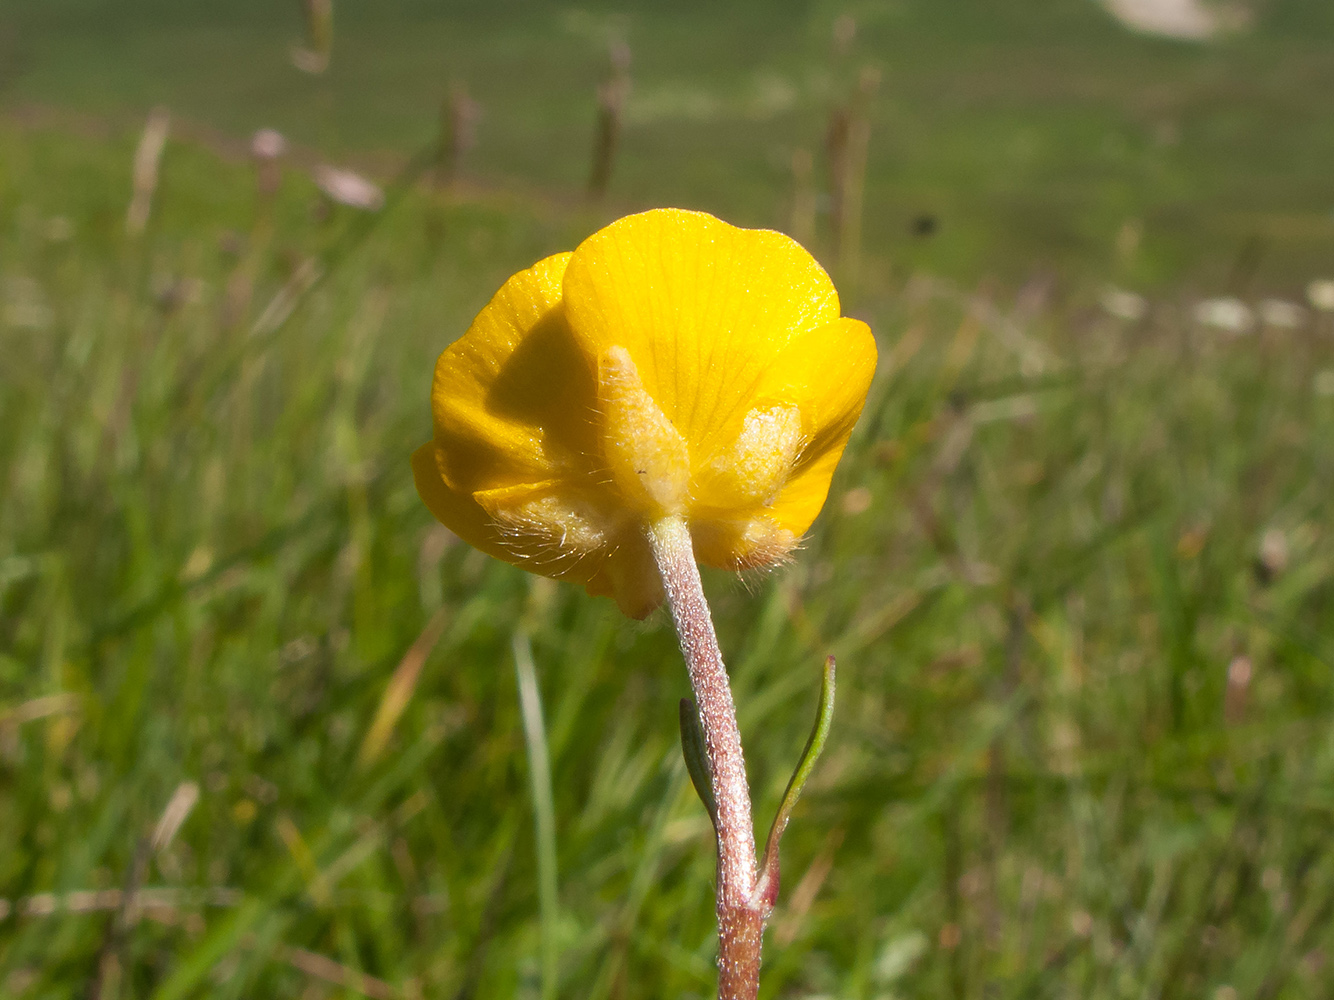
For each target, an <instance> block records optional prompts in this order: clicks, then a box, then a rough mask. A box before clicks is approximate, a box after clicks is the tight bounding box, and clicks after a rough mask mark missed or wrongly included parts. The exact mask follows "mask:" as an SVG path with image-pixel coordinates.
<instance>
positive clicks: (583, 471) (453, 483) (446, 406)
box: [412, 209, 876, 618]
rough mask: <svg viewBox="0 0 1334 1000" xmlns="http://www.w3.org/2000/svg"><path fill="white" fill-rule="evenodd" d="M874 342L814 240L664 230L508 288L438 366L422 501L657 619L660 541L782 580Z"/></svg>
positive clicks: (472, 536) (658, 225)
mask: <svg viewBox="0 0 1334 1000" xmlns="http://www.w3.org/2000/svg"><path fill="white" fill-rule="evenodd" d="M875 359H876V352H875V341H874V339H873V338H872V336H871V332H870V329H869V328H868V327H867V326H866V324H865V323H862V322H860V321H859V320H855V319H849V318H845V317H840V315H839V302H838V294H837V293H836V292H835V291H834V286H833V284H832V282H830V280H829V276H828V275H827V274H826V273H825V272H824V270H823V269H822V268H821V267H820V265H819V264H818V263H816V261H815V260H814V258H812V257H811V256H810V254H808V253H807V252H806V251H805V250H803V249H802V248H801V247H800V246H799V245H797V243H795V242H794V241H793V240H791V239H790V238H788V237H787V236H784V235H782V234H780V233H775V232H769V231H767V230H755V229H738V228H736V227H735V226H731V225H728V224H727V223H725V222H722V221H720V220H718V219H715V218H714V217H713V216H710V215H706V214H703V213H700V212H687V211H682V210H679V209H657V210H654V211H650V212H644V213H642V214H640V215H632V216H628V217H627V218H624V219H621V220H619V221H617V222H614V223H612V224H611V225H610V226H607V227H606V228H605V229H602V230H599V231H598V232H596V233H594V234H593V235H592V236H590V237H589V238H588V239H587V240H585V241H584V242H583V243H582V244H580V246H579V247H578V249H576V250H575V251H574V252H573V253H562V254H557V255H555V256H553V257H548V258H546V259H545V260H542V261H540V262H538V263H537V264H535V265H534V266H532V267H531V268H529V269H528V270H526V271H520V272H519V273H518V274H516V275H514V276H513V277H512V278H510V279H509V281H507V282H506V283H505V285H504V286H503V287H502V288H501V289H500V291H499V292H497V293H496V295H495V297H494V298H493V299H492V300H491V302H490V303H489V304H488V305H487V306H486V308H484V309H483V310H482V311H481V313H479V314H478V316H477V318H476V319H475V320H474V321H473V324H472V326H471V327H470V328H469V329H468V331H467V333H465V334H464V336H463V337H462V338H460V339H459V340H458V341H456V342H455V343H454V344H452V345H451V346H450V347H448V348H447V349H446V350H445V352H444V353H443V354H442V355H441V356H440V360H439V361H438V362H437V364H436V369H435V381H434V384H433V386H432V391H431V405H432V413H433V416H434V424H435V435H434V438H433V440H432V441H431V442H429V443H428V444H426V445H423V446H422V447H421V448H419V449H418V450H417V452H416V453H415V454H414V455H413V461H412V464H413V471H414V475H415V478H416V482H417V490H418V492H419V493H420V494H421V497H422V499H423V500H424V501H425V502H426V505H427V506H428V507H429V508H430V509H431V511H432V512H433V513H434V514H435V516H436V517H438V518H439V519H440V520H441V521H442V522H443V523H444V524H445V525H446V526H448V527H449V528H451V529H452V530H453V531H455V532H456V533H457V534H458V535H460V536H461V537H462V538H464V539H465V540H466V541H468V542H470V543H472V544H473V545H475V546H477V547H478V548H480V549H482V550H483V551H485V552H488V553H490V554H491V555H494V556H496V557H497V558H500V559H504V560H505V561H507V562H511V563H514V564H516V565H518V566H521V567H523V568H524V569H528V570H531V571H533V572H536V573H541V574H544V575H546V576H552V577H560V578H565V579H569V580H573V581H577V582H580V583H583V584H584V585H585V586H586V587H587V588H588V590H589V592H590V593H593V594H608V595H611V596H613V597H615V599H616V601H617V603H618V604H619V605H620V607H621V609H622V610H623V611H624V612H625V613H626V614H628V615H632V616H633V617H637V618H639V617H643V616H644V615H647V614H648V613H649V612H650V611H652V610H653V609H654V608H656V607H657V606H658V604H660V603H661V601H662V586H661V581H660V578H659V575H658V573H657V571H656V569H655V568H654V564H653V560H652V556H651V554H650V552H649V547H648V542H647V541H646V529H647V527H648V526H649V525H651V524H652V523H654V522H655V521H657V520H659V519H661V518H664V517H679V518H681V519H683V520H684V521H685V522H686V523H687V524H688V525H689V527H690V532H691V536H692V540H693V542H694V548H695V552H696V554H697V555H698V557H699V558H700V560H701V561H702V562H705V563H707V564H709V565H713V566H718V567H723V568H728V569H747V568H752V567H759V566H767V565H772V564H774V563H776V562H779V561H781V560H782V559H783V558H784V557H786V556H787V554H788V553H789V552H790V551H791V549H792V548H793V546H794V545H795V544H796V542H797V540H798V539H799V538H800V537H801V535H802V533H803V532H805V531H806V529H807V528H809V527H810V524H811V522H812V521H813V520H814V519H815V516H816V514H818V513H819V511H820V507H821V506H822V505H823V503H824V499H825V495H826V493H827V492H828V489H829V481H830V478H831V477H832V475H833V472H834V466H835V465H836V464H837V462H838V459H839V456H840V455H841V454H842V452H843V448H844V446H845V445H846V443H847V440H848V436H849V434H851V432H852V428H853V425H854V424H855V423H856V421H857V417H858V415H859V414H860V413H861V409H862V404H863V403H864V402H865V398H866V392H867V389H868V387H869V386H870V381H871V375H872V373H873V371H874V369H875Z"/></svg>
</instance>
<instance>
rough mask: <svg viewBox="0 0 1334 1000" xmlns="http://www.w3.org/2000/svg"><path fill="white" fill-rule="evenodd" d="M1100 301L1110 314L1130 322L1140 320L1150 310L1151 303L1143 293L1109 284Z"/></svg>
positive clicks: (1099, 298)
mask: <svg viewBox="0 0 1334 1000" xmlns="http://www.w3.org/2000/svg"><path fill="white" fill-rule="evenodd" d="M1098 301H1099V302H1100V303H1102V307H1103V309H1105V310H1106V311H1107V314H1108V315H1109V316H1115V317H1116V318H1117V319H1123V320H1125V321H1127V322H1128V323H1135V322H1138V321H1139V320H1141V319H1143V318H1144V316H1145V314H1146V313H1147V312H1148V311H1149V303H1148V302H1147V301H1146V300H1145V298H1144V296H1143V295H1140V294H1138V293H1136V292H1128V291H1126V290H1125V289H1124V288H1117V287H1115V286H1114V285H1108V286H1107V287H1106V288H1105V289H1103V293H1102V295H1100V296H1099V297H1098Z"/></svg>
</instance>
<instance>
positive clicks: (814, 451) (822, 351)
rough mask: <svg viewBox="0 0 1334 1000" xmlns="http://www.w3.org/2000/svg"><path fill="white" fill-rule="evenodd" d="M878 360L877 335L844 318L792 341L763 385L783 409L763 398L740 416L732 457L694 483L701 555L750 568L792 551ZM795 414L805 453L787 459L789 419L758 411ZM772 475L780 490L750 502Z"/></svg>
mask: <svg viewBox="0 0 1334 1000" xmlns="http://www.w3.org/2000/svg"><path fill="white" fill-rule="evenodd" d="M875 365H876V350H875V338H874V337H872V335H871V331H870V328H869V327H867V325H866V324H865V323H862V322H861V321H860V320H855V319H847V318H844V319H839V320H836V321H835V322H833V323H829V324H826V325H825V326H822V327H818V328H816V329H814V330H807V331H803V332H802V333H800V334H799V335H797V336H795V337H793V338H792V340H791V341H789V343H788V345H787V346H786V348H785V349H784V350H783V351H782V352H781V353H780V354H779V355H778V357H776V358H775V359H774V360H773V363H772V364H771V366H770V368H769V370H768V372H766V375H765V378H764V380H763V382H762V384H761V385H760V386H758V387H757V397H758V399H759V400H761V401H768V402H772V403H775V404H782V405H776V406H773V407H772V408H769V409H765V408H764V407H765V403H764V402H761V403H760V406H758V407H757V408H756V409H755V410H752V411H751V413H750V414H748V415H747V417H746V418H745V419H744V420H743V421H741V422H740V423H741V426H740V429H739V430H738V431H736V432H735V433H736V434H737V438H736V444H734V445H733V446H732V447H731V449H730V450H729V451H727V452H724V453H723V459H724V461H718V460H717V459H715V460H714V462H713V463H712V466H713V467H712V468H711V469H710V470H709V472H708V473H707V474H705V475H702V476H700V477H699V480H698V481H697V483H695V484H693V485H692V497H693V499H694V502H695V504H696V508H695V512H694V513H695V516H694V518H693V519H692V529H691V530H692V532H693V534H694V536H695V538H696V540H697V541H696V552H697V553H698V554H699V557H700V559H701V560H703V561H704V562H706V563H708V564H709V565H712V566H718V567H720V568H724V569H746V568H751V567H755V566H762V565H771V564H773V563H775V562H778V561H781V560H782V559H783V558H784V557H785V556H786V555H787V553H788V552H789V551H790V550H791V549H792V547H793V546H794V545H795V544H796V542H797V540H798V539H799V538H800V537H801V536H802V535H803V534H805V532H806V530H807V529H808V528H809V527H810V526H811V523H812V522H813V521H814V520H815V517H816V515H817V514H819V513H820V508H821V507H823V506H824V502H825V498H826V496H827V495H828V493H829V483H830V480H831V479H832V478H833V475H834V469H835V467H836V466H837V465H838V460H839V458H840V457H841V456H842V454H843V449H844V447H845V446H846V445H847V443H848V437H849V436H850V435H851V434H852V428H853V426H854V425H855V424H856V423H857V418H858V417H859V416H860V415H861V411H862V406H863V404H864V403H865V402H866V393H867V390H868V389H869V388H870V385H871V377H872V376H873V375H874V374H875ZM792 410H795V411H796V412H798V413H800V415H801V432H800V435H801V436H800V447H799V450H797V453H796V454H795V456H793V457H791V458H790V459H789V458H786V456H789V455H791V452H790V451H788V450H786V448H785V447H784V446H787V447H790V442H791V441H792V437H791V435H792V427H791V424H790V422H787V423H785V422H781V421H780V420H779V419H778V418H777V417H774V418H771V419H770V420H766V421H763V422H761V421H759V417H760V415H762V414H775V413H790V412H792ZM788 419H789V421H790V417H789V418H788ZM766 442H768V443H769V447H768V448H767V449H766V447H765V444H766ZM738 452H740V453H748V452H754V453H755V454H756V455H757V456H764V455H767V456H768V461H769V465H765V464H764V462H763V461H761V460H759V459H758V458H757V459H755V460H752V461H751V462H749V463H748V462H747V461H745V460H742V459H740V458H737V457H735V455H736V453H738ZM729 469H730V470H732V471H731V472H729V471H728V470H729ZM780 469H781V475H780V474H779V472H778V470H780ZM769 476H773V477H775V478H776V479H777V481H778V487H777V490H776V495H770V496H763V495H761V494H760V493H758V492H756V493H753V494H750V496H751V497H753V498H754V502H752V503H751V504H749V505H747V504H746V503H745V502H744V501H745V500H746V497H747V494H746V492H745V487H746V486H747V485H748V484H749V485H751V486H752V487H755V488H758V487H760V486H761V485H762V484H764V483H765V482H768V481H770V480H769V479H767V478H766V477H769Z"/></svg>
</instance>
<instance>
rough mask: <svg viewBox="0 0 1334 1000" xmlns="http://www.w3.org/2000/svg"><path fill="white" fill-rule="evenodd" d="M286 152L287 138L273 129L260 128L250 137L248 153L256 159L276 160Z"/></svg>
mask: <svg viewBox="0 0 1334 1000" xmlns="http://www.w3.org/2000/svg"><path fill="white" fill-rule="evenodd" d="M286 152H287V139H286V138H284V137H283V134H282V133H281V132H279V131H277V130H275V129H271V128H262V129H260V130H259V131H258V132H256V133H255V134H254V136H253V137H252V138H251V139H250V155H251V156H253V157H254V158H255V159H257V160H276V159H278V157H280V156H282V155H284V154H285V153H286Z"/></svg>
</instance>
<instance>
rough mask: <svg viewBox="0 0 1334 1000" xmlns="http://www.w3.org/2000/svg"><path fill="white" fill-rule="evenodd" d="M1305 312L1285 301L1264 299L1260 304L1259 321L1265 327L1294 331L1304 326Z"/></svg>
mask: <svg viewBox="0 0 1334 1000" xmlns="http://www.w3.org/2000/svg"><path fill="white" fill-rule="evenodd" d="M1306 318H1307V317H1306V310H1305V309H1303V308H1302V307H1301V306H1299V305H1298V304H1297V303H1296V302H1288V301H1287V300H1285V299H1265V300H1264V301H1263V302H1261V303H1260V321H1261V322H1262V323H1264V325H1265V326H1277V327H1282V328H1283V329H1285V330H1296V329H1297V328H1298V327H1301V326H1304V325H1305V324H1306Z"/></svg>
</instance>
